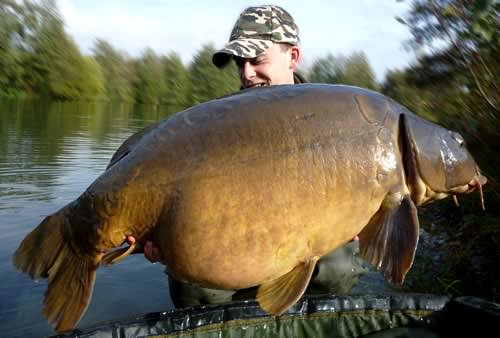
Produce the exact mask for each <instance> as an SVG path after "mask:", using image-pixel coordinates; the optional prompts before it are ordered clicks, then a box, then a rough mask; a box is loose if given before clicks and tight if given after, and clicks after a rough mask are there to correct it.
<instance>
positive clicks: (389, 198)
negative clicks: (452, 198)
mask: <svg viewBox="0 0 500 338" xmlns="http://www.w3.org/2000/svg"><path fill="white" fill-rule="evenodd" d="M485 182H486V179H485V178H484V177H483V176H482V175H481V174H480V172H479V169H478V166H477V165H476V163H475V161H474V160H473V158H472V157H471V155H470V154H469V153H468V152H467V150H466V149H465V147H464V142H463V139H462V137H461V136H460V135H458V134H457V133H454V132H451V131H449V130H446V129H444V128H442V127H439V126H437V125H435V124H432V123H429V122H427V121H425V120H423V119H421V118H419V117H417V116H416V115H414V114H412V113H411V112H409V111H408V110H406V109H405V108H403V107H402V106H401V105H399V104H397V103H395V102H394V101H392V100H390V99H388V98H386V97H384V96H382V95H380V94H377V93H375V92H371V91H367V90H363V89H360V88H355V87H348V86H333V85H320V84H304V85H292V86H273V87H270V88H257V89H252V90H247V91H243V92H240V93H237V94H234V95H231V96H228V97H224V98H221V99H217V100H213V101H210V102H207V103H204V104H201V105H198V106H195V107H192V108H190V109H187V110H185V111H183V112H181V113H178V114H176V115H175V116H173V117H171V118H169V119H166V120H163V121H160V122H158V123H156V124H154V125H152V126H151V127H149V128H147V129H145V130H143V131H141V132H139V133H137V134H135V135H133V136H131V137H130V138H129V139H128V140H126V141H125V142H124V143H123V145H122V146H121V147H120V148H119V149H118V150H117V152H116V153H115V154H114V156H113V157H112V159H111V162H110V164H109V166H108V168H107V169H106V171H105V172H104V173H103V174H102V175H101V176H99V177H98V178H97V179H96V180H95V182H94V183H92V185H90V187H89V188H88V189H87V190H86V191H85V192H84V193H83V194H82V195H81V196H80V197H79V198H78V199H77V200H75V201H73V202H71V203H70V204H68V205H67V206H65V207H63V208H62V209H61V210H59V211H57V212H56V213H54V214H53V215H50V216H48V217H46V218H45V219H44V220H43V221H42V223H41V224H40V225H39V226H38V227H36V228H35V229H34V230H33V231H32V232H31V233H30V234H29V235H27V237H26V238H25V239H24V240H23V242H22V243H21V245H20V247H19V248H18V250H17V251H16V253H15V257H14V262H15V265H16V266H17V267H18V268H19V269H21V270H22V271H24V272H26V273H28V274H29V275H30V276H31V277H32V278H48V289H47V291H46V294H45V301H44V309H43V312H44V314H45V316H46V317H47V319H48V321H49V322H50V323H51V324H52V325H55V328H56V330H58V331H61V330H66V329H70V328H73V327H74V326H75V325H76V324H77V323H78V321H79V319H80V317H81V316H82V315H83V313H84V311H85V309H86V307H87V305H88V303H89V301H90V297H91V292H92V291H91V290H92V286H93V283H94V279H95V272H96V269H97V267H98V266H99V264H100V263H102V262H105V263H111V262H115V261H118V260H120V259H121V258H123V257H124V256H126V255H128V254H129V253H131V252H133V251H136V250H137V247H135V245H132V246H130V247H128V248H121V246H122V245H123V244H124V241H125V239H126V237H127V236H128V235H133V236H135V237H136V238H137V239H138V241H137V243H138V244H140V243H144V241H146V240H149V239H152V240H153V241H154V242H155V243H157V245H158V246H159V247H160V250H161V252H162V254H163V256H164V257H165V259H166V263H167V268H168V271H169V273H170V274H171V275H172V276H173V277H174V278H176V279H178V280H183V281H188V282H191V283H196V284H200V285H203V286H207V287H212V288H221V289H225V288H228V289H241V288H248V287H252V286H257V285H259V289H258V294H257V299H258V301H259V303H260V305H261V306H262V308H263V309H265V310H266V311H267V312H269V313H271V314H281V313H283V312H284V311H286V309H288V308H289V307H290V306H291V305H293V304H294V303H295V302H296V301H297V300H298V299H299V298H300V296H301V295H302V294H303V292H304V290H305V288H306V287H307V285H308V283H309V280H310V278H311V274H312V272H313V269H314V267H315V264H316V262H317V260H318V259H319V258H320V257H322V256H323V255H325V254H328V253H329V252H331V251H332V250H334V249H335V248H337V247H339V246H341V245H343V244H345V243H347V242H349V241H350V240H352V238H354V237H355V236H356V235H359V238H360V249H361V255H362V256H363V257H364V258H365V259H367V260H368V261H369V262H371V263H372V264H373V265H375V266H376V267H377V268H378V269H379V270H381V271H382V273H383V274H384V275H385V276H386V277H387V278H388V279H389V280H390V281H392V282H393V283H395V284H400V283H402V282H403V279H404V277H405V274H406V272H407V271H408V269H409V268H410V266H411V264H412V261H413V257H414V252H415V248H416V245H417V241H418V227H419V225H418V219H417V211H416V207H415V206H416V205H420V204H422V203H424V202H427V201H429V200H433V199H440V198H443V197H444V196H446V194H457V193H464V192H469V191H472V190H474V189H477V188H479V190H480V188H481V185H482V184H484V183H485Z"/></svg>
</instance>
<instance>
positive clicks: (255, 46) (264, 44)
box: [212, 39, 274, 68]
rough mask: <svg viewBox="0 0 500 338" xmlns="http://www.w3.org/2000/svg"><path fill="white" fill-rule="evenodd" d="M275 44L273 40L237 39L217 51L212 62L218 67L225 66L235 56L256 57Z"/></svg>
mask: <svg viewBox="0 0 500 338" xmlns="http://www.w3.org/2000/svg"><path fill="white" fill-rule="evenodd" d="M273 44H274V42H272V41H271V40H261V39H237V40H233V41H230V42H229V43H227V44H226V45H225V46H224V47H223V48H222V49H220V50H219V51H217V52H215V53H214V55H213V57H212V62H213V64H214V65H215V66H217V67H218V68H221V67H224V66H225V65H227V64H228V63H229V61H231V59H232V57H233V56H239V57H241V58H250V59H251V58H254V57H256V56H257V55H259V54H261V53H263V52H264V51H265V50H266V49H268V48H269V47H271V46H272V45H273Z"/></svg>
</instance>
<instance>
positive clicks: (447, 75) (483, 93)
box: [400, 0, 500, 137]
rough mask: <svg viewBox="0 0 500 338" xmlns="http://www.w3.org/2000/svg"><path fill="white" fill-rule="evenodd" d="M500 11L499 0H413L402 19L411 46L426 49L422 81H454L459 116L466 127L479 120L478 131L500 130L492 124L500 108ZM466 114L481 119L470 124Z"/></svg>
mask: <svg viewBox="0 0 500 338" xmlns="http://www.w3.org/2000/svg"><path fill="white" fill-rule="evenodd" d="M499 13H500V3H499V2H498V1H493V0H425V1H424V0H414V1H412V4H411V10H410V12H409V14H408V15H407V16H406V17H405V18H404V19H403V18H401V19H400V21H401V22H402V23H404V24H405V25H407V26H408V27H409V29H410V32H411V33H412V35H413V38H412V40H411V41H410V46H412V47H413V48H415V49H417V50H419V51H422V50H424V51H428V52H426V53H423V55H422V57H421V59H420V64H419V67H418V70H419V71H422V70H424V72H421V74H420V75H419V81H420V84H421V85H422V86H433V85H435V82H436V80H437V81H439V83H440V85H441V87H444V86H447V87H454V88H455V89H456V90H455V97H454V99H455V100H459V101H461V104H460V105H461V109H460V110H461V111H462V113H461V116H460V118H461V119H462V120H463V121H464V122H465V125H468V126H469V127H470V126H472V125H477V127H478V128H479V129H477V130H476V131H473V130H471V131H470V132H471V134H472V133H474V132H477V133H478V134H481V136H482V137H484V132H486V133H487V134H496V135H497V136H498V135H499V134H500V132H499V131H498V128H497V127H496V126H497V125H498V122H499V121H498V116H499V111H500V85H499V81H500V80H499V79H500V59H499V58H498V55H499V53H500V46H499V37H498V36H499V34H498V32H499V31H500V17H499ZM441 102H443V101H442V100H441ZM441 110H443V109H441ZM443 111H444V112H445V114H446V113H451V112H446V110H443ZM455 117H456V116H455V115H453V116H452V118H455ZM470 119H474V120H476V121H477V120H478V119H479V120H480V121H481V123H472V124H471V123H470V122H472V121H470ZM468 120H469V121H468ZM483 129H489V130H487V131H486V130H485V131H483Z"/></svg>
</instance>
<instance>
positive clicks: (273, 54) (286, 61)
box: [234, 44, 298, 88]
mask: <svg viewBox="0 0 500 338" xmlns="http://www.w3.org/2000/svg"><path fill="white" fill-rule="evenodd" d="M296 51H298V47H290V48H283V47H282V46H281V45H279V44H274V45H273V46H271V47H270V48H268V49H267V50H266V51H265V52H264V53H262V54H259V55H258V56H257V57H255V58H252V59H245V58H240V57H234V60H235V62H236V66H237V67H238V75H239V77H240V82H241V86H242V87H243V88H250V87H254V86H271V85H280V84H293V83H294V82H293V72H294V70H295V68H296V66H297V63H298V52H296Z"/></svg>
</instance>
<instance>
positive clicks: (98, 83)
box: [80, 56, 104, 100]
mask: <svg viewBox="0 0 500 338" xmlns="http://www.w3.org/2000/svg"><path fill="white" fill-rule="evenodd" d="M80 76H81V82H80V89H81V92H80V98H82V99H87V100H94V99H97V98H99V97H101V96H102V95H103V94H104V77H103V74H102V72H101V66H99V63H97V61H96V60H95V59H94V58H93V57H91V56H84V57H83V64H82V69H81V72H80Z"/></svg>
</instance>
